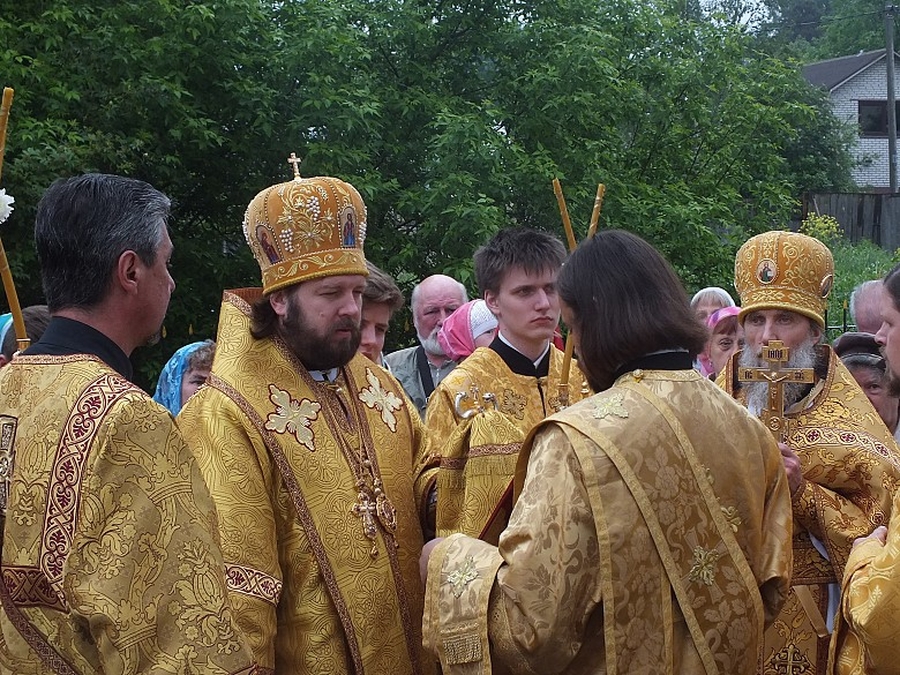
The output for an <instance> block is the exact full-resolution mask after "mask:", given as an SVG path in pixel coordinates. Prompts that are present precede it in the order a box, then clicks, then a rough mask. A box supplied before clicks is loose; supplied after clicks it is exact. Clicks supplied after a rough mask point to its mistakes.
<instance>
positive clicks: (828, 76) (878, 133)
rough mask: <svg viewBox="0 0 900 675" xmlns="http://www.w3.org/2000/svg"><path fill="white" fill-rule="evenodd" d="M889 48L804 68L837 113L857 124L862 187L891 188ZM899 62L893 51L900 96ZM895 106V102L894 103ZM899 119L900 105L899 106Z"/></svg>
mask: <svg viewBox="0 0 900 675" xmlns="http://www.w3.org/2000/svg"><path fill="white" fill-rule="evenodd" d="M886 52H887V50H885V49H878V50H875V51H872V52H860V53H859V54H856V55H855V56H842V57H840V58H836V59H828V60H826V61H817V62H816V63H810V64H809V65H807V66H805V67H804V68H803V76H804V77H805V78H806V80H807V81H808V82H810V83H811V84H814V85H816V86H818V87H822V88H823V89H826V90H828V93H829V95H830V97H831V104H832V110H833V111H834V114H835V116H836V117H837V118H838V119H840V120H842V121H844V122H847V123H849V124H852V125H856V126H857V129H858V137H857V142H856V149H855V155H856V159H857V162H858V164H857V166H856V168H855V169H854V170H853V179H854V180H855V181H856V184H857V185H858V186H859V187H860V188H861V189H868V190H872V191H877V192H883V191H887V190H889V188H890V184H891V181H890V170H889V167H888V125H887V60H886V59H885V53H886ZM898 77H900V61H898V58H897V54H896V53H895V54H894V92H895V98H897V99H900V79H898ZM895 105H896V103H895ZM897 121H898V122H900V108H898V109H897Z"/></svg>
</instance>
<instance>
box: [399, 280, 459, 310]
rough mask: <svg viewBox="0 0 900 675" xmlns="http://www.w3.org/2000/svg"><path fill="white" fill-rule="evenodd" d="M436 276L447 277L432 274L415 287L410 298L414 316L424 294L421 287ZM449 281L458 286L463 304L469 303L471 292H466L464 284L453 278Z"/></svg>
mask: <svg viewBox="0 0 900 675" xmlns="http://www.w3.org/2000/svg"><path fill="white" fill-rule="evenodd" d="M436 276H442V277H443V276H446V275H445V274H432V275H431V276H429V277H425V278H424V279H422V281H420V282H419V283H417V284H416V285H415V286H413V289H412V293H411V294H410V296H409V306H410V308H411V309H412V311H413V315H415V312H416V305H418V304H419V296H420V295H421V294H422V293H421V287H422V284H424V283H425V282H426V281H428V280H429V279H431V278H432V277H436ZM447 279H449V280H450V281H452V282H453V283H454V284H456V286H457V288H458V289H459V297H460V298H461V299H462V302H463V303H466V302H468V300H469V292H468V291H467V290H466V287H465V285H464V284H462V283H461V282H459V281H457V280H456V279H454V278H453V277H447Z"/></svg>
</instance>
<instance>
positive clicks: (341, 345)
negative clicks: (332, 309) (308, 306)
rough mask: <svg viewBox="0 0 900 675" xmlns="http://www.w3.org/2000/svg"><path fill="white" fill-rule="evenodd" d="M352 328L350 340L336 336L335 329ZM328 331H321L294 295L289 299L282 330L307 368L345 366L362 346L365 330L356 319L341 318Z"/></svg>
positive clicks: (279, 331)
mask: <svg viewBox="0 0 900 675" xmlns="http://www.w3.org/2000/svg"><path fill="white" fill-rule="evenodd" d="M343 329H346V330H349V331H351V335H350V337H349V338H348V339H346V340H337V339H335V338H334V337H333V333H334V331H337V330H343ZM328 333H329V334H328V335H317V334H316V333H315V332H314V331H313V329H312V328H311V327H310V326H309V322H308V321H307V320H306V315H305V314H304V313H303V309H302V308H301V307H300V305H299V304H298V303H296V302H295V300H294V298H293V296H290V297H288V300H287V314H286V316H284V317H283V318H282V319H281V323H280V325H279V326H278V334H279V335H280V336H281V339H282V340H284V341H285V343H287V346H288V347H289V348H290V350H291V351H292V352H293V353H294V355H295V356H296V357H297V358H298V359H299V360H300V363H302V364H303V365H304V366H306V368H307V370H329V369H331V368H340V367H341V366H345V365H347V364H348V363H349V362H350V359H352V358H353V355H354V354H356V350H357V349H358V348H359V341H360V339H361V337H362V336H361V333H360V328H359V324H357V323H355V322H354V321H353V319H350V318H346V319H339V320H338V321H336V322H335V323H333V324H332V325H331V326H330V327H329V331H328Z"/></svg>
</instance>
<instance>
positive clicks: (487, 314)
mask: <svg viewBox="0 0 900 675" xmlns="http://www.w3.org/2000/svg"><path fill="white" fill-rule="evenodd" d="M496 334H497V317H495V316H494V315H493V314H492V313H491V310H489V309H488V306H487V304H485V302H484V300H480V299H479V300H470V301H469V302H467V303H466V304H464V305H461V306H460V307H458V308H457V309H456V311H454V312H453V314H451V315H450V316H448V317H447V319H446V320H445V321H444V324H443V325H442V326H441V328H440V330H439V331H438V336H437V339H438V343H439V344H440V345H441V348H442V349H443V350H444V353H445V354H446V355H447V358H449V359H452V360H453V361H456V362H457V363H459V362H460V361H462V360H463V359H464V358H466V357H467V356H468V355H469V354H471V353H472V352H474V351H475V349H476V348H477V347H487V346H488V345H489V344H491V341H493V339H494V336H495V335H496Z"/></svg>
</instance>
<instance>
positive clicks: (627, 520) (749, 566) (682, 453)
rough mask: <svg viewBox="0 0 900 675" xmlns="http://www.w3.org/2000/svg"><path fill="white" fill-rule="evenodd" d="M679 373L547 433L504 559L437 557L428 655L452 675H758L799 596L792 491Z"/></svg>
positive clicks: (742, 416) (445, 551)
mask: <svg viewBox="0 0 900 675" xmlns="http://www.w3.org/2000/svg"><path fill="white" fill-rule="evenodd" d="M679 358H680V359H681V361H682V363H678V362H677V361H678V359H679ZM673 361H675V363H673V365H672V366H671V367H673V368H677V370H640V369H639V370H636V371H634V372H631V373H629V374H626V375H623V376H621V377H620V378H619V380H618V381H617V382H616V384H615V386H613V387H612V388H611V389H608V390H607V391H604V392H603V393H600V394H596V395H594V396H592V397H591V398H588V399H586V400H583V401H581V402H580V403H578V404H576V405H574V406H572V407H570V408H567V409H566V410H564V411H562V412H560V413H557V414H556V415H553V416H551V417H550V418H549V419H548V420H547V421H546V422H545V423H543V424H542V425H540V426H539V427H538V428H537V429H535V431H534V432H533V433H532V436H531V437H529V440H528V441H526V444H525V447H524V448H523V461H527V474H526V478H525V480H524V485H523V486H522V487H521V495H520V497H519V498H518V500H517V502H516V505H515V508H514V510H513V513H512V517H511V519H510V523H509V527H508V528H507V529H506V531H505V532H504V533H503V534H502V535H501V538H500V545H499V548H497V547H494V546H491V545H490V544H487V543H485V542H483V541H480V540H477V539H472V538H469V537H466V536H463V535H452V536H450V537H449V538H447V539H445V540H443V542H441V543H440V544H439V545H438V546H437V548H436V549H435V550H434V552H433V553H432V555H431V559H430V561H429V564H428V582H427V588H426V605H425V623H424V631H425V642H426V646H427V647H429V649H431V650H432V651H433V652H434V653H435V654H437V655H439V657H440V659H441V664H442V666H443V669H444V673H445V674H446V675H450V674H452V673H466V674H473V673H483V674H487V673H491V672H495V673H503V672H511V673H592V674H595V673H618V674H620V675H626V674H628V673H661V674H670V675H694V674H697V675H700V674H701V673H704V674H706V673H722V674H723V675H726V674H727V675H742V674H746V675H749V674H750V673H753V672H754V671H755V667H756V654H757V650H758V648H759V643H760V641H761V638H762V632H763V627H764V625H765V624H767V623H768V622H771V620H772V619H773V618H774V616H775V615H776V614H777V612H778V610H779V609H780V607H781V605H782V603H783V601H784V597H785V594H786V592H787V587H788V583H789V579H790V558H791V552H790V518H791V514H790V498H789V495H788V487H787V481H786V479H785V476H784V470H783V469H782V467H781V459H780V455H779V453H778V450H777V448H776V447H775V444H774V442H773V441H772V439H771V437H770V436H769V434H768V432H767V431H766V430H765V428H764V427H763V426H762V425H761V424H760V423H759V422H758V421H757V420H754V419H753V418H752V417H751V416H750V415H749V414H748V413H747V412H746V411H745V410H743V409H742V408H741V407H740V406H738V405H737V404H736V403H734V402H733V401H731V400H729V399H728V398H727V397H726V396H723V395H722V394H721V392H719V391H718V390H717V389H716V387H715V385H714V384H713V383H711V382H709V381H707V380H704V379H703V378H702V377H701V376H700V375H699V374H698V373H696V372H694V371H693V370H690V364H691V359H690V357H689V355H688V354H687V353H686V352H683V353H681V354H677V355H675V357H674V359H673ZM726 442H727V444H728V446H729V447H730V448H733V451H734V453H736V455H735V454H730V453H725V452H722V447H723V443H726Z"/></svg>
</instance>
